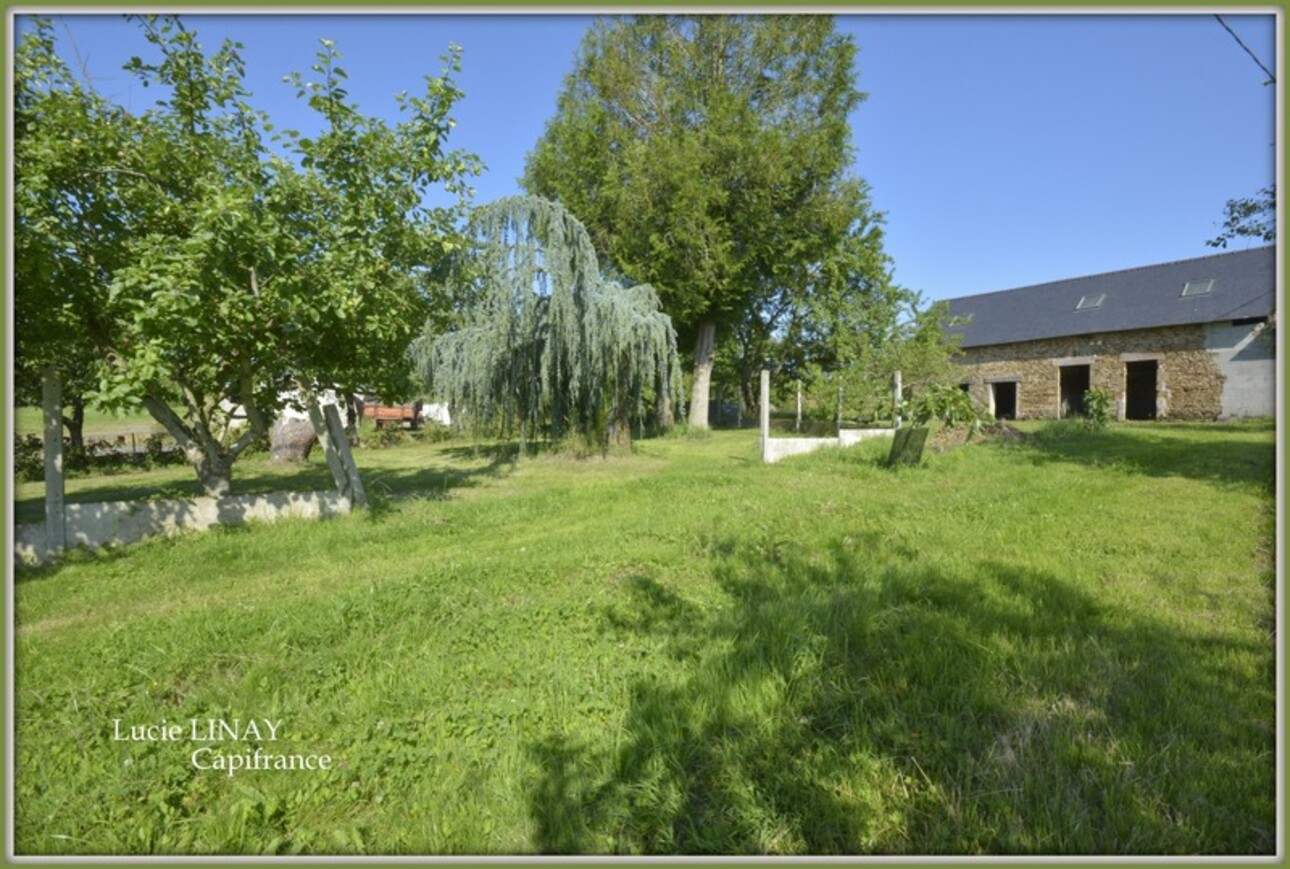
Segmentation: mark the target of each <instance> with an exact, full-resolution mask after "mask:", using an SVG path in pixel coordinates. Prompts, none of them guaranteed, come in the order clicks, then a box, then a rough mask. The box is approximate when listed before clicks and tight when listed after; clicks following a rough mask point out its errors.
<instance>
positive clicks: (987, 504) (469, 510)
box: [14, 423, 1277, 855]
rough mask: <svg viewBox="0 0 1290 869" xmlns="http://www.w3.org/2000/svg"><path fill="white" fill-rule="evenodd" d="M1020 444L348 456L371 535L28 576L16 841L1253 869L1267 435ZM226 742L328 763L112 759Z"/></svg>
mask: <svg viewBox="0 0 1290 869" xmlns="http://www.w3.org/2000/svg"><path fill="white" fill-rule="evenodd" d="M1020 427H1021V428H1023V429H1024V430H1027V431H1029V432H1031V435H1030V436H1029V437H1028V438H1027V439H1025V440H1024V441H1021V442H1016V443H1007V444H1004V443H986V444H977V445H969V446H967V447H965V448H962V449H958V450H952V451H948V452H944V453H932V454H930V455H929V456H928V459H927V462H926V464H925V466H923V467H919V468H907V469H901V470H899V471H895V472H893V471H889V470H887V469H886V468H884V467H882V462H881V459H882V453H883V450H884V449H885V445H884V444H862V445H860V446H858V447H853V448H850V449H848V450H843V451H839V450H829V451H825V452H821V453H816V454H812V455H809V456H803V457H799V458H794V459H789V460H786V461H784V462H781V463H780V464H776V465H771V466H766V465H762V464H760V463H759V462H758V461H757V435H756V432H750V431H741V432H716V433H713V434H712V435H711V436H709V437H706V438H699V439H686V438H675V439H659V440H649V441H643V442H640V443H638V444H637V446H636V448H635V450H634V452H633V453H632V454H630V455H624V456H620V457H617V458H612V459H610V460H608V461H601V460H589V461H575V460H572V459H568V458H558V457H549V456H548V457H539V458H527V459H523V460H519V461H516V456H515V454H514V451H513V450H510V449H507V448H504V447H491V448H483V449H479V450H473V449H471V448H470V447H467V446H463V445H462V444H459V443H457V444H445V445H437V446H427V445H420V444H417V445H409V446H405V447H395V448H391V449H386V450H360V451H358V453H357V459H358V462H359V464H360V467H361V468H362V470H363V474H364V480H365V483H366V485H367V488H368V490H369V492H371V493H372V494H373V500H374V503H373V506H372V508H371V509H369V510H367V511H364V512H360V513H357V514H355V515H352V516H348V517H344V518H341V519H336V520H331V521H327V522H322V523H308V522H285V523H280V524H276V525H272V526H258V527H249V528H248V527H242V528H234V529H227V530H222V531H218V532H213V533H207V534H202V535H191V536H187V537H182V538H178V539H174V540H168V541H166V540H162V541H154V542H150V543H145V544H141V545H138V546H135V547H131V548H129V549H126V550H123V551H120V552H116V553H111V554H104V555H100V556H91V555H85V554H74V555H72V556H71V557H69V558H68V559H67V561H66V562H65V563H64V564H62V565H61V566H56V567H51V568H46V569H41V570H23V571H20V572H19V574H18V577H17V585H16V615H15V619H16V625H17V628H16V638H15V643H16V678H15V687H14V698H15V709H14V716H15V722H16V735H15V739H14V747H15V762H16V792H15V794H14V799H15V803H14V812H15V835H16V850H17V853H18V854H107V853H126V854H147V853H158V854H258V853H269V854H273V853H277V854H290V853H300V854H493V855H502V854H532V853H557V854H571V853H577V854H581V853H586V854H699V853H704V854H708V853H724V854H936V855H944V854H972V855H975V854H1027V855H1039V854H1099V855H1138V854H1168V855H1183V854H1204V855H1247V854H1263V855H1268V854H1272V853H1273V851H1274V849H1275V831H1276V820H1277V814H1276V808H1277V807H1276V802H1275V798H1276V793H1275V785H1276V778H1275V771H1276V770H1275V756H1276V755H1275V751H1276V732H1275V697H1276V693H1275V692H1276V689H1277V686H1276V684H1275V682H1274V678H1275V650H1276V627H1277V626H1276V623H1275V610H1274V588H1275V574H1274V548H1275V535H1274V512H1275V511H1274V498H1273V479H1274V434H1275V433H1274V431H1273V428H1272V426H1271V424H1269V423H1247V424H1232V425H1185V424H1162V425H1127V426H1117V427H1113V428H1112V429H1111V430H1110V431H1107V432H1104V433H1098V434H1090V433H1087V432H1084V431H1082V430H1080V429H1078V428H1076V427H1073V426H1068V425H1041V424H1022V425H1021V426H1020ZM185 479H186V477H185V472H184V470H183V469H168V470H165V471H158V472H154V473H151V474H141V475H138V476H137V477H136V476H132V477H128V478H127V477H126V476H124V475H122V476H118V477H113V478H105V479H101V480H98V481H97V482H95V481H93V480H77V481H73V486H74V487H75V491H74V493H73V495H74V496H76V497H90V496H91V494H93V493H94V492H98V493H99V494H100V495H102V494H104V493H107V492H112V493H114V494H115V495H122V494H129V493H130V492H132V491H133V492H145V491H147V492H156V491H167V490H172V489H182V488H183V487H184V486H185V485H187V484H186V483H185V482H184V481H185ZM327 480H328V476H327V473H326V469H325V466H324V465H323V464H322V463H321V459H319V460H318V461H316V462H315V463H313V464H311V465H310V466H307V467H306V468H304V469H302V470H299V471H295V472H282V471H280V470H275V469H273V468H272V467H270V466H268V465H267V464H251V465H247V466H245V467H241V466H239V468H238V469H237V470H235V486H241V487H243V490H253V489H255V488H257V487H263V488H276V487H300V488H317V487H323V486H326V485H327ZM96 487H98V488H96ZM18 497H19V498H20V499H23V500H24V502H25V503H27V504H29V505H30V504H35V503H37V502H38V499H39V497H40V491H39V486H38V485H37V486H34V487H26V488H20V490H19V492H18ZM20 506H21V505H20ZM235 718H237V719H241V720H242V721H246V720H249V719H252V718H268V719H271V720H274V721H281V725H280V727H281V731H280V733H279V737H280V738H279V739H278V740H269V739H267V738H265V737H264V736H263V735H261V738H260V739H258V740H253V741H252V742H251V743H238V744H225V745H223V746H222V748H223V749H224V750H225V751H226V752H230V753H232V752H236V751H238V750H254V748H255V747H256V746H259V747H261V748H262V749H264V750H265V751H270V752H294V753H325V754H329V755H331V756H332V757H333V759H334V761H335V766H334V768H333V769H331V770H330V771H327V772H303V771H294V772H292V771H244V772H240V773H238V774H237V775H235V776H233V777H229V776H227V775H225V774H223V773H221V772H216V771H210V770H199V769H195V768H193V766H192V764H191V762H190V758H191V755H192V753H193V751H194V750H195V748H197V747H199V746H198V745H197V744H194V743H192V742H190V741H187V738H185V739H182V740H178V741H171V742H130V741H121V740H116V739H114V738H113V737H114V723H113V722H114V720H116V719H119V720H120V721H121V722H122V724H123V726H125V727H127V728H128V727H129V726H130V725H146V724H156V723H160V722H163V721H165V722H171V723H173V722H184V726H185V728H186V726H187V722H188V721H189V720H190V719H198V720H199V721H202V722H205V721H207V720H209V719H226V720H232V719H235Z"/></svg>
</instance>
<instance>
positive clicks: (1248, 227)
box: [1205, 184, 1277, 247]
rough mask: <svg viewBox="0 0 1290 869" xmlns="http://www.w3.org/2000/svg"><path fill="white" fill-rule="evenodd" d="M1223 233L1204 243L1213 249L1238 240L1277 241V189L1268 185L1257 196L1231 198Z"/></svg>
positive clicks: (1225, 208)
mask: <svg viewBox="0 0 1290 869" xmlns="http://www.w3.org/2000/svg"><path fill="white" fill-rule="evenodd" d="M1223 217H1224V219H1223V231H1222V232H1220V233H1219V234H1218V235H1217V236H1215V237H1214V238H1211V239H1210V240H1209V241H1207V242H1205V244H1207V245H1209V246H1210V247H1227V243H1228V242H1229V241H1232V240H1233V239H1236V238H1251V239H1255V240H1257V241H1264V242H1269V243H1271V242H1275V241H1276V240H1277V187H1276V185H1275V184H1269V185H1268V186H1267V187H1264V188H1263V189H1262V190H1260V191H1259V192H1258V194H1257V195H1256V196H1251V197H1247V198H1244V199H1229V200H1227V205H1226V206H1225V207H1224V209H1223Z"/></svg>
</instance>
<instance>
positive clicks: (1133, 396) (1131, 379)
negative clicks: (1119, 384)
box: [1124, 359, 1158, 419]
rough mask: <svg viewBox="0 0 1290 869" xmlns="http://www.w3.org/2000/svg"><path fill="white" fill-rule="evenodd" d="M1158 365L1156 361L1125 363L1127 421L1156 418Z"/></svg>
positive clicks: (1125, 414) (1125, 411)
mask: <svg viewBox="0 0 1290 869" xmlns="http://www.w3.org/2000/svg"><path fill="white" fill-rule="evenodd" d="M1157 374H1158V363H1157V362H1156V360H1154V359H1147V360H1145V361H1142V362H1126V363H1124V417H1125V419H1155V418H1156V376H1157Z"/></svg>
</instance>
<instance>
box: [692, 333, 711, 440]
mask: <svg viewBox="0 0 1290 869" xmlns="http://www.w3.org/2000/svg"><path fill="white" fill-rule="evenodd" d="M716 339H717V324H716V322H715V321H713V320H705V321H704V322H702V323H700V324H699V340H698V341H697V342H695V345H694V388H693V389H692V390H691V392H690V428H693V429H707V428H708V393H709V392H710V391H711V388H712V357H713V351H714V349H715V348H716Z"/></svg>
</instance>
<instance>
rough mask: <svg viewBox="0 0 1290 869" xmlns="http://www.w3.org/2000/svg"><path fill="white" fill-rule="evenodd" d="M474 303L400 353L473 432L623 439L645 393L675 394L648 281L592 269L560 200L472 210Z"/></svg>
mask: <svg viewBox="0 0 1290 869" xmlns="http://www.w3.org/2000/svg"><path fill="white" fill-rule="evenodd" d="M469 236H470V237H472V238H474V239H475V240H476V248H475V251H474V253H475V257H474V263H473V265H474V268H473V269H471V271H472V273H473V275H474V276H473V278H472V281H473V284H474V285H473V286H472V287H470V288H469V290H468V293H467V295H468V296H469V297H472V298H474V299H475V303H474V305H473V306H472V309H471V310H470V311H469V312H468V313H467V315H466V317H465V321H464V324H463V325H462V326H461V327H460V328H458V329H455V330H453V331H449V332H446V333H443V334H435V333H434V331H433V329H432V327H431V326H430V324H427V326H426V330H425V332H423V334H422V336H421V337H420V338H419V339H417V341H415V342H414V343H413V345H412V347H411V349H410V355H411V357H412V361H413V363H414V365H415V367H416V370H417V373H418V374H419V375H420V377H421V378H422V380H423V382H424V384H425V386H426V387H427V389H428V390H429V391H431V392H432V393H433V394H434V395H436V396H437V397H439V398H440V399H443V400H446V401H447V402H448V403H449V405H450V406H451V407H452V408H453V411H454V414H457V413H461V412H464V413H465V415H466V416H468V417H469V418H470V419H471V421H472V424H473V425H475V426H477V427H478V428H479V429H482V430H493V431H497V432H499V433H501V434H503V435H504V436H510V435H511V434H514V433H516V432H518V434H519V437H520V441H521V443H523V442H524V441H525V440H526V439H528V438H534V437H539V436H540V434H541V433H542V432H547V433H549V435H550V438H551V440H552V441H553V442H554V441H560V440H562V439H564V438H565V437H567V436H569V435H575V434H576V435H579V436H581V437H582V438H583V439H584V440H585V441H586V442H587V443H588V444H597V445H599V446H601V447H602V448H603V447H606V446H608V445H609V443H610V442H611V441H619V442H621V441H623V440H625V439H627V438H629V437H630V421H631V419H632V418H633V417H634V418H636V419H638V420H639V419H641V418H642V417H643V415H644V413H645V410H646V401H647V399H650V398H657V397H658V396H664V397H665V398H667V399H670V397H671V396H676V395H679V394H680V366H679V360H678V357H677V353H676V333H675V332H674V331H673V329H672V320H671V318H670V317H668V316H667V315H666V314H664V313H663V312H662V310H661V309H660V305H659V299H658V294H657V293H656V292H655V291H654V289H653V288H652V287H650V286H649V285H647V284H638V285H636V286H631V287H624V286H623V285H622V284H620V283H619V282H617V281H612V280H608V279H606V278H605V277H604V276H603V275H602V274H601V271H600V265H599V262H598V261H597V258H596V252H595V250H594V249H593V247H592V244H591V238H590V236H589V235H588V234H587V231H586V229H585V228H584V227H583V225H582V224H581V223H580V222H579V221H578V219H577V218H575V217H574V216H573V215H572V214H570V213H569V212H568V211H567V210H566V209H565V208H564V207H563V206H561V205H560V204H559V203H556V202H551V201H549V200H546V199H541V198H539V197H533V196H514V197H508V198H505V199H500V200H498V201H496V202H493V203H490V204H488V205H485V206H481V207H480V208H478V209H476V211H475V214H474V216H473V218H472V220H471V232H470V233H469Z"/></svg>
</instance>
